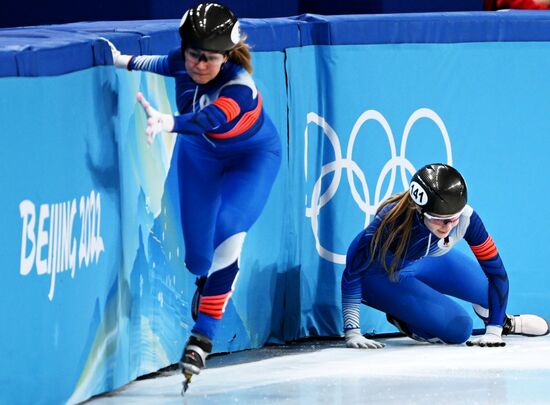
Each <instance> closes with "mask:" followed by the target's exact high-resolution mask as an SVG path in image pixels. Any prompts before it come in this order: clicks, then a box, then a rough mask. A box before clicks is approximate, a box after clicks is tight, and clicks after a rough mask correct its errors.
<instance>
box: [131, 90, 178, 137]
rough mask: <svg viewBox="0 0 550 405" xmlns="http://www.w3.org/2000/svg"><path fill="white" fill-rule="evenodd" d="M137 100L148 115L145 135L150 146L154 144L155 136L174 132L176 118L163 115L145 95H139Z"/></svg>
mask: <svg viewBox="0 0 550 405" xmlns="http://www.w3.org/2000/svg"><path fill="white" fill-rule="evenodd" d="M137 100H138V101H139V103H140V104H141V106H142V107H143V109H144V110H145V114H147V128H146V129H145V134H146V135H147V143H149V145H152V144H153V141H154V140H155V136H157V135H158V134H159V133H161V132H172V130H173V129H174V116H173V115H170V114H163V113H161V112H159V111H157V110H155V109H154V108H153V107H151V104H149V102H148V101H147V100H145V97H143V93H141V92H140V93H137Z"/></svg>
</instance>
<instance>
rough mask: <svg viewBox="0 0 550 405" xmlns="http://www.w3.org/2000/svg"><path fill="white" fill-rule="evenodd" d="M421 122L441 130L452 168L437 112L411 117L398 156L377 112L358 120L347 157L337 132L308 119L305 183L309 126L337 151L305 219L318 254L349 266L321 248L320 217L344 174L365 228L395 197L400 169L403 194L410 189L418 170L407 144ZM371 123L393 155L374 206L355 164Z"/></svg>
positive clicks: (319, 119)
mask: <svg viewBox="0 0 550 405" xmlns="http://www.w3.org/2000/svg"><path fill="white" fill-rule="evenodd" d="M422 118H426V119H429V120H431V121H433V122H434V123H435V124H436V125H437V127H438V128H439V131H440V132H441V135H442V137H443V141H444V143H445V153H446V163H447V164H449V165H452V150H451V140H450V138H449V134H448V132H447V128H446V127H445V124H444V123H443V120H442V119H441V117H439V115H438V114H437V113H436V112H435V111H433V110H431V109H429V108H419V109H418V110H416V111H415V112H414V113H412V114H411V116H410V117H409V119H408V120H407V123H406V125H405V129H404V130H403V136H402V140H401V146H400V149H399V154H397V146H396V142H395V138H394V135H393V132H392V130H391V127H390V125H389V123H388V121H387V120H386V118H384V116H383V115H382V114H381V113H380V112H378V111H376V110H368V111H365V112H364V113H363V114H361V116H360V117H359V118H358V119H357V121H356V122H355V125H354V126H353V129H352V131H351V133H350V136H349V143H348V146H347V151H346V155H345V156H342V148H341V145H340V140H339V137H338V135H337V133H336V131H335V130H334V129H333V128H332V127H331V126H330V125H329V124H328V123H327V122H326V121H325V119H324V118H323V117H321V116H319V115H317V114H316V113H313V112H310V113H309V114H308V115H307V124H306V129H305V133H304V138H305V139H304V174H305V179H306V181H307V177H308V137H309V135H308V126H309V124H312V123H314V124H317V125H318V126H319V127H320V128H321V129H322V130H323V132H324V134H325V135H326V136H327V138H328V140H329V142H330V144H331V146H332V148H333V150H334V155H335V158H334V161H332V162H330V163H327V164H324V165H323V166H322V167H321V172H320V176H319V178H318V179H317V181H316V182H315V184H314V186H313V189H312V191H311V206H309V207H308V206H307V196H306V217H308V218H311V229H312V231H313V235H314V237H315V247H316V249H317V252H318V253H319V256H321V257H322V258H324V259H326V260H328V261H331V262H333V263H336V264H345V262H346V255H345V254H339V253H336V252H332V251H330V250H329V249H326V248H325V247H323V246H322V244H321V242H320V240H319V215H320V213H321V209H322V208H323V207H324V206H325V205H326V204H328V202H329V201H330V200H331V199H332V198H333V197H334V195H335V194H336V192H337V191H338V187H339V186H340V181H341V180H342V171H343V170H345V171H346V174H347V180H348V183H349V186H350V189H351V195H352V197H353V199H354V201H355V203H356V204H357V206H358V207H359V209H360V210H361V211H362V212H363V213H364V214H365V223H364V226H365V227H366V226H367V225H368V224H369V222H370V218H371V216H374V215H375V214H376V209H377V208H378V206H379V205H380V203H381V202H382V201H384V200H385V199H387V198H388V197H390V196H391V195H392V194H394V187H395V183H396V177H397V169H399V174H400V180H401V185H402V187H403V190H406V189H407V188H408V181H407V172H408V173H409V174H410V175H411V176H412V174H414V173H415V172H416V169H415V168H414V166H413V164H412V163H411V162H410V161H409V160H408V159H407V157H406V150H407V141H408V140H409V134H410V132H411V129H412V128H413V126H414V125H415V123H416V122H417V121H418V120H420V119H422ZM370 120H372V121H376V122H377V123H379V124H380V125H381V127H382V128H383V130H384V132H385V134H386V137H387V140H388V143H389V147H390V155H391V156H390V159H389V160H388V161H387V162H386V163H385V165H384V166H383V168H382V170H381V171H380V174H379V175H378V181H377V183H376V188H375V189H374V199H373V200H372V202H371V193H370V189H369V186H368V184H367V180H366V176H365V173H364V172H363V170H362V169H361V167H359V165H358V164H357V163H356V162H355V161H354V160H353V148H354V145H355V141H356V139H357V135H358V132H359V130H360V129H361V127H362V126H363V125H364V124H365V123H366V122H367V121H370ZM426 163H428V162H426ZM444 163H445V162H444ZM330 173H334V176H333V178H332V181H331V182H330V184H329V186H328V187H327V189H326V190H325V191H324V192H322V190H321V185H322V180H323V177H325V176H326V175H328V174H330ZM388 174H389V175H390V178H389V182H388V186H387V189H386V190H385V191H384V193H383V194H382V187H383V185H384V182H385V179H386V177H387V176H388ZM354 175H355V176H357V178H358V180H359V183H360V185H361V191H362V193H360V192H359V191H358V190H357V188H356V187H355V181H354V177H353V176H354Z"/></svg>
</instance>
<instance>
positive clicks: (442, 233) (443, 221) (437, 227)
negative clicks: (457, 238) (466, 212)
mask: <svg viewBox="0 0 550 405" xmlns="http://www.w3.org/2000/svg"><path fill="white" fill-rule="evenodd" d="M460 214H462V212H458V213H456V214H453V215H446V216H440V215H435V214H430V213H427V212H425V213H424V224H425V225H426V227H427V228H428V229H429V230H430V231H431V232H432V233H433V234H434V235H435V236H437V237H438V238H445V237H447V236H449V233H450V232H451V230H452V229H453V228H454V227H455V226H456V225H457V224H458V220H459V219H460Z"/></svg>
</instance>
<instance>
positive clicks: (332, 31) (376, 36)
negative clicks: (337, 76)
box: [0, 11, 550, 77]
mask: <svg viewBox="0 0 550 405" xmlns="http://www.w3.org/2000/svg"><path fill="white" fill-rule="evenodd" d="M178 25H179V20H155V21H114V22H113V21H110V22H90V23H74V24H65V25H51V26H44V27H36V28H31V27H28V28H15V29H3V30H0V61H1V62H2V63H1V66H0V77H1V76H48V75H57V74H64V73H69V72H73V71H78V70H82V69H86V68H89V67H93V66H101V65H106V64H110V63H111V62H110V59H111V58H110V56H109V49H108V47H107V46H106V44H105V43H104V42H102V41H98V37H99V36H103V37H106V38H108V39H110V40H112V41H113V42H114V43H115V44H116V45H117V47H119V48H120V50H121V51H122V52H124V53H128V54H162V53H166V52H168V50H170V49H172V48H174V47H176V46H178V45H179V37H178V33H177V28H178ZM242 27H243V30H244V32H246V33H247V35H248V42H249V43H250V44H251V45H252V49H253V50H254V51H256V52H268V51H282V50H284V49H288V48H294V47H299V46H307V45H354V44H395V43H462V42H494V41H498V42H503V41H506V42H508V41H548V40H550V15H549V14H548V13H547V12H544V11H507V12H455V13H451V12H447V13H422V14H387V15H347V16H321V15H313V14H304V15H300V16H296V17H288V18H286V17H281V18H273V19H243V20H242Z"/></svg>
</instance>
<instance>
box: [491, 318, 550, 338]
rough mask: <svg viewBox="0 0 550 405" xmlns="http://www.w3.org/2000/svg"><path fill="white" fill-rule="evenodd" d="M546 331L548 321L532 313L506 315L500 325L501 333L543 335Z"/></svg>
mask: <svg viewBox="0 0 550 405" xmlns="http://www.w3.org/2000/svg"><path fill="white" fill-rule="evenodd" d="M548 332H549V327H548V321H546V319H544V318H542V317H540V316H538V315H532V314H523V315H506V319H505V321H504V326H503V327H502V334H503V335H523V336H544V335H548Z"/></svg>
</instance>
